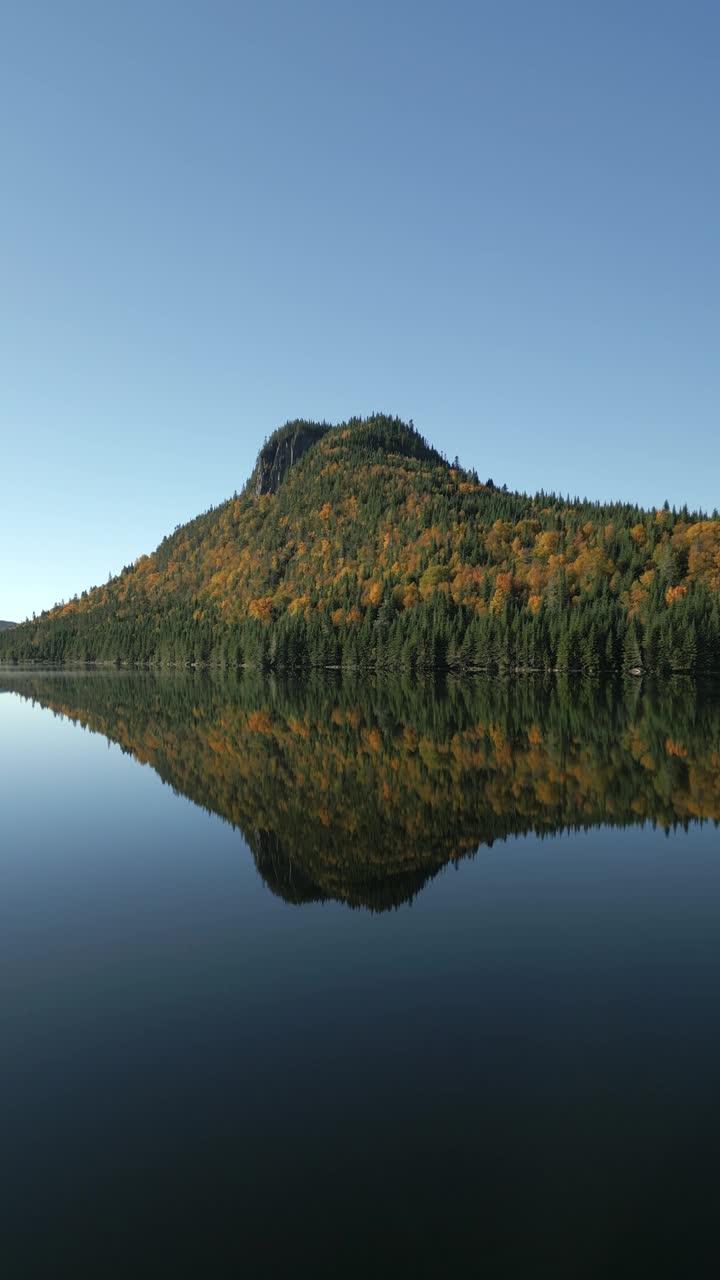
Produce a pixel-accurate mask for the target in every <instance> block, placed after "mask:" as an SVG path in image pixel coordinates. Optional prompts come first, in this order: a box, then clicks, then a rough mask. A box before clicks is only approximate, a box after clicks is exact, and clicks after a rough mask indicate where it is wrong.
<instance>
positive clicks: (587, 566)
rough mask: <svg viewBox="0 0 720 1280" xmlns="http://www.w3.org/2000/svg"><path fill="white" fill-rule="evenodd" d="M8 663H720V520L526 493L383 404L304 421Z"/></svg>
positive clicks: (10, 647) (43, 622)
mask: <svg viewBox="0 0 720 1280" xmlns="http://www.w3.org/2000/svg"><path fill="white" fill-rule="evenodd" d="M0 660H5V661H8V660H10V661H13V662H27V661H38V662H44V663H63V662H115V663H120V664H142V665H146V664H154V665H169V666H173V665H174V666H177V665H187V664H195V665H203V666H204V665H208V666H219V667H228V666H230V667H234V666H241V665H244V666H259V667H264V668H276V669H286V668H295V667H328V666H339V667H347V668H360V669H362V668H372V669H378V670H381V669H388V670H424V669H449V670H478V671H492V672H510V671H531V670H586V671H602V670H613V671H614V670H622V669H626V670H637V671H640V670H648V671H653V672H660V673H661V672H696V673H702V672H714V671H717V670H719V669H720V518H718V516H717V513H714V514H713V516H712V518H708V517H707V516H706V515H705V514H704V513H702V512H689V511H688V510H687V509H686V508H683V509H682V510H680V511H676V510H674V509H672V510H671V509H670V507H669V506H668V504H667V503H666V504H665V505H664V506H663V507H661V508H659V509H656V510H649V511H648V510H643V509H641V508H640V507H638V506H634V505H632V504H628V503H611V504H602V503H598V502H589V501H587V500H581V499H578V498H575V499H570V498H561V497H559V496H557V495H555V494H546V493H544V492H540V493H538V494H536V495H534V496H532V497H531V496H528V495H526V494H521V493H515V492H511V491H509V490H508V489H507V487H505V486H503V487H502V488H499V487H497V486H496V485H495V484H494V483H493V481H492V480H487V481H485V482H482V481H481V480H480V479H479V477H478V475H477V473H476V472H475V471H468V470H466V469H465V468H463V467H462V466H461V465H460V462H459V460H458V459H455V461H454V462H453V463H450V462H448V460H447V459H446V458H445V457H444V456H443V455H442V454H441V453H439V452H438V451H437V450H436V449H434V448H433V447H432V445H430V444H429V443H428V441H426V440H425V439H424V438H423V437H422V436H421V435H420V433H419V432H418V431H416V430H415V428H414V426H413V424H412V422H410V423H403V422H401V421H400V420H399V419H398V418H391V417H388V416H386V415H382V414H375V415H372V416H371V417H369V418H366V419H359V418H355V419H351V420H349V421H347V422H345V423H342V424H341V425H339V426H333V427H331V426H329V425H328V424H327V423H310V422H305V421H296V422H289V423H287V424H286V425H285V426H284V427H283V428H281V429H280V430H279V431H277V432H275V433H274V434H273V436H271V437H270V438H269V440H266V441H265V443H264V444H263V446H262V449H261V450H260V453H259V456H258V462H257V464H256V467H255V469H254V471H253V475H252V476H251V477H250V479H249V480H248V482H247V484H246V485H245V488H244V489H243V490H242V492H241V493H239V494H238V493H236V494H234V495H233V497H232V498H230V499H229V500H228V501H227V502H225V503H223V504H222V505H221V506H219V507H215V508H211V509H210V510H208V511H206V512H204V513H203V514H202V515H200V516H198V517H197V518H196V519H195V520H192V521H190V522H189V523H188V524H185V525H182V526H179V527H178V528H176V529H175V531H174V532H173V533H172V534H171V535H169V536H168V537H166V538H165V539H163V541H162V543H161V544H160V546H159V547H158V548H157V549H156V550H155V551H154V552H153V553H152V554H151V555H146V556H142V557H140V558H139V559H138V560H137V561H136V562H135V563H134V564H132V565H127V566H125V568H124V569H123V570H122V572H121V573H120V574H118V575H117V576H116V577H114V578H111V579H110V580H109V581H108V582H107V583H106V584H104V585H102V586H98V587H94V588H91V589H90V590H88V591H83V592H82V594H81V595H79V596H76V597H74V598H73V599H72V600H70V601H63V602H61V603H60V604H58V605H56V606H55V607H54V608H53V609H51V610H49V611H46V612H44V613H42V614H41V615H39V616H38V617H36V618H33V620H32V621H28V622H26V623H24V624H23V625H21V626H19V627H16V628H14V629H12V630H10V631H5V632H3V633H2V635H0Z"/></svg>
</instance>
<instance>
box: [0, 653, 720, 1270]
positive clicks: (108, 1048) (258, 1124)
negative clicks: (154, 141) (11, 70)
mask: <svg viewBox="0 0 720 1280" xmlns="http://www.w3.org/2000/svg"><path fill="white" fill-rule="evenodd" d="M0 799H1V811H0V812H1V815H2V817H1V821H2V846H1V847H2V855H1V858H0V985H1V987H2V993H1V998H0V1015H1V1017H2V1042H1V1043H2V1054H1V1057H0V1084H1V1086H2V1087H1V1092H0V1098H1V1100H2V1112H3V1122H2V1139H3V1148H2V1149H3V1184H4V1186H3V1194H2V1198H1V1206H2V1207H1V1208H0V1214H1V1215H2V1218H3V1231H2V1239H3V1256H4V1265H5V1273H6V1274H7V1275H8V1276H9V1277H15V1276H17V1277H23V1278H24V1277H28V1276H34V1275H36V1274H37V1275H39V1276H40V1275H42V1276H48V1277H49V1276H61V1275H62V1276H64V1275H66V1274H67V1275H68V1276H74V1275H79V1274H81V1273H82V1274H93V1275H97V1276H105V1275H108V1274H114V1273H115V1272H116V1271H117V1273H118V1274H124V1275H139V1274H142V1275H144V1274H148V1275H160V1274H167V1275H173V1274H179V1273H180V1271H181V1270H182V1271H185V1269H187V1270H189V1271H191V1272H192V1273H193V1274H197V1275H213V1276H214V1275H220V1274H222V1275H224V1274H232V1275H235V1274H241V1273H242V1274H247V1275H251V1276H265V1275H268V1276H270V1275H273V1276H277V1275H290V1274H295V1273H296V1272H297V1271H300V1270H303V1271H305V1270H307V1271H308V1272H309V1273H311V1274H312V1273H315V1274H328V1275H331V1274H332V1275H344V1274H358V1275H361V1274H362V1275H366V1274H380V1275H382V1274H388V1275H389V1274H398V1273H400V1274H408V1275H420V1274H422V1275H424V1274H428V1275H443V1274H448V1273H452V1274H461V1273H462V1274H465V1273H466V1272H470V1273H471V1274H487V1275H489V1276H493V1277H494V1276H503V1277H504V1276H529V1275H531V1276H538V1275H542V1276H545V1275H547V1276H553V1277H555V1276H558V1275H568V1276H595V1275H597V1276H608V1275H616V1274H625V1273H627V1274H633V1275H638V1274H648V1275H653V1276H654V1277H656V1276H660V1275H661V1276H664V1275H668V1276H678V1275H683V1276H685V1275H688V1276H690V1275H692V1276H693V1278H695V1277H698V1276H704V1275H714V1274H715V1273H716V1271H717V1266H718V1262H717V1254H718V1244H717V1239H716V1237H717V1230H716V1219H717V1192H718V1174H717V1170H718V1156H719V1154H720V1144H719V1140H720V1103H719V1102H718V1081H719V1080H720V1028H719V1026H718V992H720V929H719V927H718V922H719V921H720V843H719V841H718V829H717V824H718V821H719V820H720V690H719V689H718V688H717V687H714V686H700V685H696V684H693V683H692V682H690V681H687V680H678V681H675V682H669V683H667V684H665V685H663V686H653V685H651V684H648V683H646V682H641V681H639V680H628V681H626V682H624V683H612V684H602V683H598V682H592V681H584V682H577V683H573V682H563V681H559V682H557V683H553V682H549V681H536V682H533V681H531V680H525V681H522V680H519V681H516V682H514V683H509V682H501V681H492V680H485V681H464V682H463V681H457V682H452V681H445V682H441V683H434V682H429V683H426V684H418V683H417V682H412V681H407V682H402V681H398V680H390V679H387V680H383V679H380V678H378V679H376V680H369V679H368V680H365V681H357V680H352V679H349V678H340V677H339V676H335V675H331V674H328V675H327V676H324V677H322V678H321V677H320V676H314V677H312V678H308V679H307V680H304V681H299V680H298V681H290V680H288V681H280V680H272V679H263V678H261V677H260V676H253V675H251V674H247V675H240V676H235V675H232V676H231V675H228V676H220V675H210V674H207V673H204V674H203V673H196V674H193V673H187V674H165V675H152V674H149V673H143V672H137V673H128V672H118V673H103V672H99V671H88V672H71V671H68V672H45V671H43V672H39V671H34V672H23V671H16V670H12V669H5V670H4V671H2V672H0Z"/></svg>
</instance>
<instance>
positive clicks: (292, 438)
mask: <svg viewBox="0 0 720 1280" xmlns="http://www.w3.org/2000/svg"><path fill="white" fill-rule="evenodd" d="M320 434H324V433H320V432H319V431H318V429H317V428H311V427H298V428H297V429H296V430H290V431H288V430H285V431H283V432H281V433H276V434H275V435H274V436H271V437H270V439H269V440H268V442H267V444H266V445H264V446H263V448H262V449H261V450H260V454H259V456H258V460H257V462H256V464H255V470H254V471H253V473H252V476H251V478H250V491H251V493H252V494H253V495H254V496H255V497H256V498H260V497H262V495H263V494H264V493H277V491H278V489H279V488H280V485H281V484H282V482H283V480H284V479H285V476H286V475H287V473H288V471H289V470H290V468H291V467H293V466H294V465H295V463H296V462H298V461H299V459H300V458H301V457H302V456H303V454H304V453H307V451H308V449H309V448H310V446H311V445H313V444H315V441H316V440H318V439H319V437H320Z"/></svg>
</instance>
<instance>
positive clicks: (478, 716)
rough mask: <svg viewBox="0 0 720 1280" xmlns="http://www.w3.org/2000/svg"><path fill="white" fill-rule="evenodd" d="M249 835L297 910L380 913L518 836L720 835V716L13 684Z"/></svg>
mask: <svg viewBox="0 0 720 1280" xmlns="http://www.w3.org/2000/svg"><path fill="white" fill-rule="evenodd" d="M0 686H1V687H4V688H8V689H15V690H16V691H17V692H18V693H20V694H22V695H23V696H25V697H30V698H33V699H35V700H37V701H38V702H40V703H41V704H42V705H43V706H47V707H50V708H52V709H53V710H55V711H57V712H61V713H62V714H63V715H67V716H69V717H71V718H72V719H74V720H76V721H79V722H81V723H83V724H85V725H86V726H87V727H88V728H90V729H92V730H94V731H97V732H101V733H104V734H105V735H106V736H107V737H108V738H110V739H111V740H112V741H115V742H118V743H119V744H120V745H121V746H122V748H123V750H126V751H129V752H131V753H132V754H133V755H134V756H135V758H136V759H138V760H140V761H143V762H147V763H149V764H151V765H152V767H153V768H154V769H155V770H156V771H157V772H158V774H159V775H160V777H161V778H162V779H163V780H164V781H166V782H168V783H169V784H170V785H171V786H172V787H173V788H174V789H175V790H177V791H178V792H181V793H182V794H184V795H186V796H188V797H190V799H192V800H193V801H195V803H197V804H199V805H202V806H204V807H205V808H207V809H208V810H210V811H212V812H214V813H217V814H220V815H221V816H222V817H223V818H225V819H226V820H227V821H229V822H231V823H232V824H233V825H234V826H236V827H238V828H239V829H240V830H241V831H242V833H243V835H244V837H245V839H246V840H247V843H248V844H249V846H250V848H251V850H252V852H253V856H254V858H255V862H256V865H257V867H258V870H259V871H260V874H261V875H262V876H263V879H264V880H265V881H266V883H267V884H268V885H269V887H270V888H271V889H272V890H273V892H275V893H278V894H280V895H281V896H282V897H283V898H285V899H286V900H287V901H290V902H294V903H302V902H307V901H317V900H322V899H325V898H335V899H339V900H342V901H345V902H348V903H350V904H353V905H364V906H369V907H372V908H374V909H384V908H386V907H389V906H393V905H397V904H398V903H400V902H402V901H405V900H407V899H409V898H411V897H412V896H413V895H414V894H415V893H417V892H418V891H419V889H420V888H421V887H422V885H423V884H424V883H425V882H426V880H427V879H428V878H429V877H430V876H432V875H433V874H434V873H435V872H436V871H437V870H438V869H439V868H440V867H442V866H443V865H445V864H446V863H447V862H448V861H451V860H456V859H458V858H460V857H462V856H463V855H464V854H466V853H468V852H471V851H474V850H475V849H476V848H477V847H478V845H480V844H490V843H492V842H493V841H494V840H496V839H499V838H502V837H505V836H507V835H510V834H514V833H522V832H527V831H534V832H537V833H539V834H541V835H542V834H546V833H547V834H550V833H553V832H557V831H560V830H566V829H573V828H579V827H589V826H594V825H597V824H599V823H609V824H613V825H625V824H629V823H637V822H641V821H644V820H646V819H649V820H652V821H654V822H657V823H659V824H660V825H662V826H664V827H670V826H673V825H675V824H677V823H681V824H687V823H688V822H690V821H692V820H695V819H701V818H710V819H713V820H715V821H717V820H720V699H719V698H718V694H717V693H716V692H715V691H714V690H712V689H707V688H699V687H698V686H696V685H694V684H692V683H691V682H689V681H687V680H683V681H679V682H671V683H668V684H665V685H663V686H662V687H661V688H653V687H648V688H643V689H641V688H640V686H639V685H638V684H637V683H636V682H632V683H629V684H627V685H615V684H607V685H601V684H593V683H590V682H581V683H578V684H576V685H572V686H570V685H568V684H566V683H563V682H559V683H543V682H533V681H521V682H515V683H508V682H494V681H482V682H457V683H443V684H442V685H439V686H435V685H433V686H428V685H418V684H414V685H413V684H411V683H403V682H402V681H394V680H389V679H388V680H379V679H378V680H377V681H367V680H365V681H362V682H359V681H348V680H343V681H340V680H338V681H337V682H335V683H333V682H332V681H328V679H327V678H326V677H323V678H322V679H321V678H316V679H310V680H308V681H304V682H295V683H281V682H279V681H275V680H260V679H258V678H257V677H250V676H248V677H242V676H240V677H235V676H233V677H228V678H224V679H221V678H219V677H213V676H210V675H207V674H205V675H201V674H198V675H195V676H192V675H188V676H181V675H170V676H156V675H147V674H142V673H136V674H122V673H118V674H112V675H109V674H108V675H105V674H102V673H98V672H91V673H87V674H85V673H75V674H73V673H60V674H50V673H49V674H41V675H38V674H35V673H33V674H27V675H23V674H17V675H15V674H12V675H8V676H7V678H6V679H5V680H0Z"/></svg>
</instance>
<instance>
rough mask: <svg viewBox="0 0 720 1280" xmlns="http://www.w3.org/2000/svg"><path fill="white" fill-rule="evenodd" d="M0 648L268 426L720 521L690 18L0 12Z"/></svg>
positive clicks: (255, 9) (715, 353)
mask: <svg viewBox="0 0 720 1280" xmlns="http://www.w3.org/2000/svg"><path fill="white" fill-rule="evenodd" d="M0 50H1V52H0V60H1V65H2V74H1V75H0V122H1V123H0V166H1V167H0V174H1V185H0V192H1V198H0V290H1V291H0V298H1V299H2V306H1V307H0V476H1V477H2V480H1V503H0V617H7V618H11V619H18V618H22V617H24V616H26V615H28V614H30V613H32V611H33V610H37V611H39V610H40V609H41V608H43V607H46V606H48V605H50V604H52V603H54V602H55V601H56V600H59V599H61V598H67V597H68V596H70V595H72V593H73V592H74V591H80V590H82V589H83V588H85V587H87V586H90V585H92V584H94V583H97V582H100V581H103V580H105V579H106V578H107V575H108V572H109V571H113V572H116V571H118V570H119V569H120V568H121V567H122V565H123V564H125V563H129V562H130V561H132V560H133V559H134V558H135V557H136V556H137V555H139V554H140V553H142V552H144V551H148V550H151V549H152V548H153V547H154V546H156V545H157V543H158V542H159V540H160V539H161V538H162V536H163V535H164V534H165V533H166V532H169V531H170V530H171V529H172V528H173V527H174V526H175V524H177V523H179V522H181V521H184V520H186V519H188V518H190V517H192V516H193V515H195V514H197V512H199V511H201V510H203V509H204V508H206V507H207V506H209V505H210V504H211V503H216V502H220V501H221V500H222V499H223V498H225V497H227V496H228V495H229V494H231V493H232V492H233V490H234V489H236V488H237V489H239V488H240V487H241V486H242V484H243V483H244V481H245V479H246V478H247V475H248V473H249V471H250V470H251V468H252V464H253V461H254V458H255V455H256V453H257V450H258V448H259V446H260V444H261V443H262V440H263V438H264V436H265V435H267V434H268V433H269V432H270V431H272V430H273V429H274V427H276V426H278V425H280V424H281V423H282V422H284V421H285V420H287V419H288V418H292V417H300V416H301V417H312V418H325V419H327V420H329V421H340V420H342V419H344V418H346V417H349V416H351V415H353V414H358V413H360V414H365V413H368V412H371V411H373V410H375V409H381V410H384V411H387V412H391V413H398V414H400V415H401V416H403V417H405V418H409V417H412V418H413V419H414V421H415V424H416V426H418V427H419V428H420V430H422V432H423V433H424V434H425V435H426V436H428V438H429V439H430V440H431V441H432V442H433V443H434V444H436V445H437V446H438V447H439V448H441V449H444V451H445V452H446V453H447V454H448V455H449V456H451V457H452V456H454V455H455V453H458V454H459V455H460V458H461V460H462V461H463V462H464V463H465V465H467V466H474V467H476V468H477V470H478V471H479V473H480V475H481V477H482V478H486V477H487V476H492V477H493V478H494V479H495V481H496V482H497V483H503V482H505V483H507V484H508V485H509V486H510V487H511V488H520V489H526V490H530V491H535V490H536V489H539V488H546V489H555V490H559V491H561V492H563V493H565V492H568V491H569V492H571V493H573V494H574V493H581V494H587V495H589V496H590V497H593V498H595V497H597V498H615V497H619V498H637V499H638V500H640V501H642V502H643V503H645V504H647V505H655V504H659V503H661V502H662V501H663V499H665V498H666V497H667V498H668V499H669V500H670V502H671V503H676V504H677V505H682V503H683V502H685V501H687V502H688V504H689V505H691V506H702V507H705V508H707V509H710V510H712V508H713V507H715V506H716V505H720V493H719V492H718V490H719V489H720V485H719V484H718V479H719V477H720V351H719V346H720V243H719V240H720V235H719V232H720V159H719V157H720V148H719V147H718V137H719V136H720V78H719V77H718V75H717V67H718V57H719V55H720V8H718V6H717V5H716V4H713V3H698V2H692V0H690V2H688V0H685V2H684V3H679V2H678V3H663V0H654V2H653V3H644V2H643V0H634V2H633V0H622V2H617V0H603V3H602V4H590V3H583V2H581V0H575V2H573V3H560V2H558V0H544V2H543V3H542V4H540V3H537V0H502V2H497V3H495V2H489V3H483V2H482V0H478V2H476V3H473V4H464V3H462V4H459V3H447V2H446V3H443V4H440V3H433V4H424V3H422V2H418V0H415V2H414V3H392V2H386V3H375V0H370V2H367V0H366V2H365V3H363V4H362V5H360V4H356V3H354V4H348V3H343V2H342V0H333V3H292V4H289V3H280V2H277V0H265V2H264V3H261V4H254V3H250V4H242V3H238V2H237V0H236V2H234V3H221V2H220V0H205V2H204V3H202V4H200V3H197V2H196V3H193V4H186V3H182V0H173V2H172V3H164V2H162V0H142V3H137V2H136V0H124V3H123V4H114V5H110V4H97V3H95V2H93V3H78V2H75V0H64V2H63V4H61V5H60V4H57V3H55V0H53V2H52V3H47V4H40V3H36V2H35V0H10V2H9V3H5V4H4V5H3V6H2V8H0Z"/></svg>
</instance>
